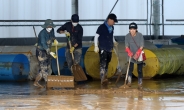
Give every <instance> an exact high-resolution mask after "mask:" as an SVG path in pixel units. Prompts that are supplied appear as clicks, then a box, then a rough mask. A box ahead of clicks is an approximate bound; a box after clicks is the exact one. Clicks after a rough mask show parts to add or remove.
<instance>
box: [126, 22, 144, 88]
mask: <svg viewBox="0 0 184 110" xmlns="http://www.w3.org/2000/svg"><path fill="white" fill-rule="evenodd" d="M137 29H138V27H137V24H136V23H134V22H132V23H130V24H129V33H128V34H127V35H126V36H125V51H126V52H127V54H128V59H129V58H131V61H130V66H129V72H128V86H129V87H131V82H132V72H133V69H134V63H135V64H137V72H138V89H142V78H143V73H142V67H143V62H139V61H137V60H138V58H139V56H140V54H141V51H142V49H143V47H144V38H143V35H142V34H141V33H140V32H138V30H137Z"/></svg>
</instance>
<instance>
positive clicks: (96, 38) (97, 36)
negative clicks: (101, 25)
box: [94, 33, 100, 47]
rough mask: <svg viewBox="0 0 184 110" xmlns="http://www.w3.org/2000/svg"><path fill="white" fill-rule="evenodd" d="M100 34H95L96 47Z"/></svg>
mask: <svg viewBox="0 0 184 110" xmlns="http://www.w3.org/2000/svg"><path fill="white" fill-rule="evenodd" d="M99 36H100V35H99V34H97V33H96V34H95V37H94V44H95V46H97V47H98V38H99Z"/></svg>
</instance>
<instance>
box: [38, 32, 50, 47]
mask: <svg viewBox="0 0 184 110" xmlns="http://www.w3.org/2000/svg"><path fill="white" fill-rule="evenodd" d="M38 36H39V38H40V43H41V45H42V47H43V48H44V50H47V49H48V45H47V43H46V40H45V34H44V33H43V32H41V33H40V34H39V35H38Z"/></svg>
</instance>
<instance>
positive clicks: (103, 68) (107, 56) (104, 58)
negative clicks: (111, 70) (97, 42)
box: [99, 50, 112, 79]
mask: <svg viewBox="0 0 184 110" xmlns="http://www.w3.org/2000/svg"><path fill="white" fill-rule="evenodd" d="M99 56H100V78H101V79H102V77H103V75H107V71H108V65H109V62H110V61H111V57H112V52H108V51H105V50H100V51H99Z"/></svg>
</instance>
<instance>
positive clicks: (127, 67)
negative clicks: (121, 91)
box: [124, 57, 131, 85]
mask: <svg viewBox="0 0 184 110" xmlns="http://www.w3.org/2000/svg"><path fill="white" fill-rule="evenodd" d="M130 60H131V57H129V61H128V67H127V72H126V77H125V83H124V85H126V81H127V78H128V72H129V67H130Z"/></svg>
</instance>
